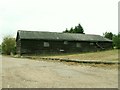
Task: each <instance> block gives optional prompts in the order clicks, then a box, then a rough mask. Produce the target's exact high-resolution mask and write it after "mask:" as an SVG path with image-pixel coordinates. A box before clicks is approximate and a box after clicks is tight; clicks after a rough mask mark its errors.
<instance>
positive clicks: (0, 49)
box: [0, 45, 2, 54]
mask: <svg viewBox="0 0 120 90" xmlns="http://www.w3.org/2000/svg"><path fill="white" fill-rule="evenodd" d="M1 53H2V46H1V45H0V54H1Z"/></svg>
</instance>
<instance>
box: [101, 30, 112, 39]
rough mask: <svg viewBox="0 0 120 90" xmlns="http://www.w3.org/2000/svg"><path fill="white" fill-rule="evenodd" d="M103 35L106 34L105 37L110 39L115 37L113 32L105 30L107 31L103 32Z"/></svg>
mask: <svg viewBox="0 0 120 90" xmlns="http://www.w3.org/2000/svg"><path fill="white" fill-rule="evenodd" d="M103 36H104V37H105V38H108V39H110V40H112V38H113V34H112V32H105V33H103Z"/></svg>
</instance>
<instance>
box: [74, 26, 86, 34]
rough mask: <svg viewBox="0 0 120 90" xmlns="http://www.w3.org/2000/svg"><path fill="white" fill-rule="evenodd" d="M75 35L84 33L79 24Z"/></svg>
mask: <svg viewBox="0 0 120 90" xmlns="http://www.w3.org/2000/svg"><path fill="white" fill-rule="evenodd" d="M76 33H81V34H83V33H84V30H83V28H82V26H81V25H80V24H78V26H77V30H76Z"/></svg>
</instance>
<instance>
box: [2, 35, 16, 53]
mask: <svg viewBox="0 0 120 90" xmlns="http://www.w3.org/2000/svg"><path fill="white" fill-rule="evenodd" d="M2 53H3V54H6V55H10V54H11V53H13V54H15V53H16V42H15V38H13V37H11V36H6V37H4V38H3V42H2Z"/></svg>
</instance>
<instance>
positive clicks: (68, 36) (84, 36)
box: [16, 30, 112, 42]
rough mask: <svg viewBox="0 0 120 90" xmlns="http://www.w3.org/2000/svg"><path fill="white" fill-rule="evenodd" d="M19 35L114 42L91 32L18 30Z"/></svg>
mask: <svg viewBox="0 0 120 90" xmlns="http://www.w3.org/2000/svg"><path fill="white" fill-rule="evenodd" d="M18 35H19V38H20V39H40V40H67V41H108V42H112V40H109V39H107V38H104V37H102V36H100V35H91V34H75V33H57V32H41V31H23V30H18V32H17V38H18ZM17 38H16V39H17Z"/></svg>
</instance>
